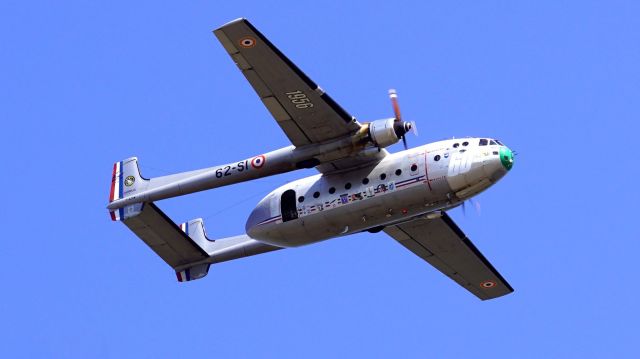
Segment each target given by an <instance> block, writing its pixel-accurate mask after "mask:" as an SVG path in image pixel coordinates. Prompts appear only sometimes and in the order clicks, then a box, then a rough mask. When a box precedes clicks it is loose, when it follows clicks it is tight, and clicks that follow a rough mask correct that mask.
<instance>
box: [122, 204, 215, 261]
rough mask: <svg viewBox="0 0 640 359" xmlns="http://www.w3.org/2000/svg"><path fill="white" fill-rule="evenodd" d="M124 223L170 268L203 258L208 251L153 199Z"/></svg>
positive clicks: (207, 255) (206, 255)
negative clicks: (157, 205) (153, 201)
mask: <svg viewBox="0 0 640 359" xmlns="http://www.w3.org/2000/svg"><path fill="white" fill-rule="evenodd" d="M123 222H124V224H125V225H126V226H127V227H129V229H130V230H131V231H133V233H135V234H136V235H137V236H138V237H140V239H142V240H143V241H144V242H145V243H146V244H147V245H148V246H149V247H151V249H153V251H154V252H156V254H157V255H159V256H160V258H162V259H163V260H164V261H165V262H166V263H167V264H168V265H170V266H171V267H173V268H176V267H178V266H184V265H187V264H189V263H193V262H198V261H202V260H205V259H207V258H208V257H209V254H208V253H207V252H206V251H205V250H204V249H203V248H202V247H200V246H199V245H198V243H197V242H196V241H194V240H193V239H191V238H190V237H189V236H188V235H187V234H186V233H185V232H184V231H183V230H182V229H180V228H179V227H178V226H177V225H176V224H175V223H173V221H172V220H171V219H170V218H169V217H167V215H166V214H164V213H163V212H162V211H161V210H160V209H159V208H158V207H156V205H155V204H153V203H146V204H144V206H143V208H142V211H141V212H140V213H139V214H138V215H137V216H133V217H129V218H125V219H124V221H123Z"/></svg>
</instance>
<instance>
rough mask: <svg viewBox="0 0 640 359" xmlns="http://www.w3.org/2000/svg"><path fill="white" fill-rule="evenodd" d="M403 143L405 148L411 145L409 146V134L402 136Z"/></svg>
mask: <svg viewBox="0 0 640 359" xmlns="http://www.w3.org/2000/svg"><path fill="white" fill-rule="evenodd" d="M402 144H403V145H404V149H405V150H406V149H408V148H409V147H407V136H406V135H405V136H402Z"/></svg>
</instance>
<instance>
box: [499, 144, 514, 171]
mask: <svg viewBox="0 0 640 359" xmlns="http://www.w3.org/2000/svg"><path fill="white" fill-rule="evenodd" d="M500 162H501V163H502V166H504V168H506V169H507V171H508V170H510V169H511V167H513V152H511V150H510V149H509V148H507V147H505V146H502V147H500Z"/></svg>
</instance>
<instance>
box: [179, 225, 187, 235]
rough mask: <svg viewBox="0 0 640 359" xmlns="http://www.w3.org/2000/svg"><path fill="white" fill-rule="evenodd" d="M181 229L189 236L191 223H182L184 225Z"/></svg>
mask: <svg viewBox="0 0 640 359" xmlns="http://www.w3.org/2000/svg"><path fill="white" fill-rule="evenodd" d="M180 229H181V230H182V231H183V232H184V233H186V234H187V236H188V235H189V222H185V223H182V224H181V225H180Z"/></svg>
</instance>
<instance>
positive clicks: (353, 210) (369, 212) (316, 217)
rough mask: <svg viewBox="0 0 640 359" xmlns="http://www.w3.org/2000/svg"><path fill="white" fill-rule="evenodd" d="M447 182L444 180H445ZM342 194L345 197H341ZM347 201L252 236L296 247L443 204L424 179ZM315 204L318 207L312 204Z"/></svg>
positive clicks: (430, 209)
mask: <svg viewBox="0 0 640 359" xmlns="http://www.w3.org/2000/svg"><path fill="white" fill-rule="evenodd" d="M444 182H445V183H446V181H444ZM343 198H344V197H343ZM349 201H350V202H349V203H348V204H346V205H343V206H339V207H335V208H330V207H328V208H324V207H323V209H322V210H314V211H313V212H312V213H309V212H305V211H309V209H308V207H305V209H304V210H303V211H300V212H301V213H307V214H306V215H302V216H300V217H299V218H298V219H295V220H291V221H288V222H284V223H282V222H278V221H277V222H274V223H271V224H268V225H264V226H260V227H262V228H260V229H259V230H253V231H252V232H251V233H250V235H251V237H253V238H255V239H257V240H260V241H261V242H264V243H268V244H271V245H276V246H279V247H298V246H302V245H307V244H311V243H315V242H319V241H323V240H326V239H330V238H334V237H339V236H343V235H347V234H352V233H357V232H361V231H365V230H367V229H369V228H374V227H378V226H381V225H387V224H390V223H397V222H402V221H404V220H409V219H411V218H413V217H415V216H418V215H422V214H424V213H427V212H431V211H433V210H434V209H437V207H439V208H442V207H444V205H445V202H446V201H445V200H444V196H442V195H441V194H439V195H436V193H435V192H434V191H433V190H430V189H429V187H428V186H427V184H426V183H424V182H423V181H419V182H416V183H414V184H413V185H412V186H407V187H406V188H402V189H398V188H395V187H394V189H391V190H388V191H387V192H386V193H384V194H382V195H376V196H374V197H372V198H363V199H358V196H356V195H351V197H350V198H349ZM315 208H317V207H315Z"/></svg>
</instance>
